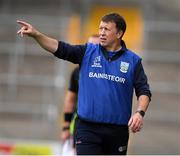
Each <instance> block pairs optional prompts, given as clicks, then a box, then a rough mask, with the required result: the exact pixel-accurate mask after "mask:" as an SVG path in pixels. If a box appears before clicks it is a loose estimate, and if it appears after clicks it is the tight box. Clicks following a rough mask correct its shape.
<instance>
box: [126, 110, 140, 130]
mask: <svg viewBox="0 0 180 156" xmlns="http://www.w3.org/2000/svg"><path fill="white" fill-rule="evenodd" d="M128 126H129V129H130V130H131V131H132V132H133V133H136V132H139V131H140V130H141V129H142V127H143V117H142V116H141V115H140V114H139V113H138V112H136V113H135V114H134V115H133V116H132V117H131V118H130V120H129V122H128Z"/></svg>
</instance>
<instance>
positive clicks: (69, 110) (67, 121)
mask: <svg viewBox="0 0 180 156" xmlns="http://www.w3.org/2000/svg"><path fill="white" fill-rule="evenodd" d="M88 43H93V44H99V35H98V34H93V35H91V36H90V37H89V39H88ZM78 80H79V66H78V67H76V68H74V70H73V71H72V73H71V77H70V81H69V87H68V90H67V93H66V95H65V100H64V110H63V112H64V121H63V128H62V134H61V139H62V140H63V142H65V141H67V140H68V141H69V143H73V145H72V147H73V148H74V147H75V142H74V140H75V138H74V137H75V136H74V133H75V121H76V117H77V114H76V105H77V96H78ZM69 139H70V140H71V139H73V141H70V140H69Z"/></svg>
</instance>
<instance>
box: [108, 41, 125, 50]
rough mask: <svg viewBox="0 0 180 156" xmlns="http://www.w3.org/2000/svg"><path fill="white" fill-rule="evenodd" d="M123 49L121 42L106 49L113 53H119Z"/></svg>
mask: <svg viewBox="0 0 180 156" xmlns="http://www.w3.org/2000/svg"><path fill="white" fill-rule="evenodd" d="M121 48H122V47H121V44H120V42H118V43H117V44H114V45H111V46H107V47H105V49H106V50H107V51H111V52H117V51H119V50H121Z"/></svg>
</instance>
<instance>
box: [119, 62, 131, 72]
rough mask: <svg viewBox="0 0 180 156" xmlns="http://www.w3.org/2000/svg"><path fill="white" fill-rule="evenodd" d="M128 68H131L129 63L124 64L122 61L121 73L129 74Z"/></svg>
mask: <svg viewBox="0 0 180 156" xmlns="http://www.w3.org/2000/svg"><path fill="white" fill-rule="evenodd" d="M128 68H129V63H127V62H122V61H121V64H120V71H121V72H122V73H127V71H128Z"/></svg>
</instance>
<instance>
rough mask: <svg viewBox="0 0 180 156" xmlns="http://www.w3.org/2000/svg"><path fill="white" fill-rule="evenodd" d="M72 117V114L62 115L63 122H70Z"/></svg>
mask: <svg viewBox="0 0 180 156" xmlns="http://www.w3.org/2000/svg"><path fill="white" fill-rule="evenodd" d="M72 117H73V113H64V121H65V122H71V120H72Z"/></svg>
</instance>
